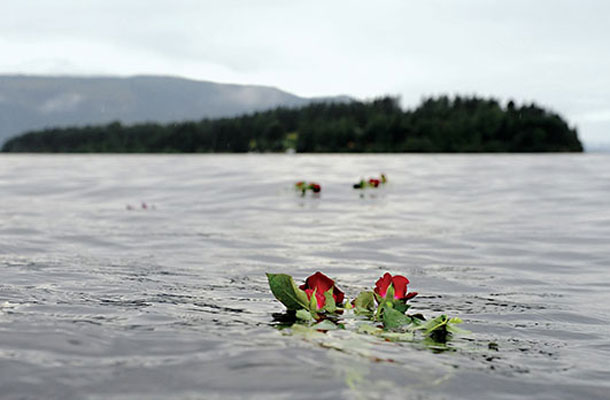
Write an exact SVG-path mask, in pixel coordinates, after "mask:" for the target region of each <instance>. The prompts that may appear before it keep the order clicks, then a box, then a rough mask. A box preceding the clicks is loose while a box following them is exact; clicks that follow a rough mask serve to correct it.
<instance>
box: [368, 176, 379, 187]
mask: <svg viewBox="0 0 610 400" xmlns="http://www.w3.org/2000/svg"><path fill="white" fill-rule="evenodd" d="M369 185H371V186H373V187H377V186H379V179H373V178H371V179H369Z"/></svg>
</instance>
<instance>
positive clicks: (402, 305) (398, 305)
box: [392, 300, 411, 314]
mask: <svg viewBox="0 0 610 400" xmlns="http://www.w3.org/2000/svg"><path fill="white" fill-rule="evenodd" d="M392 305H393V306H394V309H395V310H396V311H399V312H401V313H403V314H404V313H406V312H407V310H408V309H409V307H411V305H410V304H407V302H406V301H404V300H394V301H393V302H392Z"/></svg>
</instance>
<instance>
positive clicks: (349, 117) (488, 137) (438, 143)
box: [2, 96, 583, 153]
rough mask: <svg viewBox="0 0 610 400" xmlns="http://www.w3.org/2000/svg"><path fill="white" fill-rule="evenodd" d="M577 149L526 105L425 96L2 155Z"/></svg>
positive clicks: (108, 131) (560, 124) (106, 134)
mask: <svg viewBox="0 0 610 400" xmlns="http://www.w3.org/2000/svg"><path fill="white" fill-rule="evenodd" d="M290 149H294V150H296V152H299V153H307V152H313V153H322V152H331V153H334V152H346V153H362V152H442V153H457V152H581V151H582V150H583V147H582V144H581V143H580V141H579V139H578V135H577V133H576V130H575V129H574V128H570V127H569V126H568V124H567V123H566V121H564V120H563V119H562V118H561V117H560V116H559V115H558V114H556V113H553V112H550V111H548V110H545V109H543V108H541V107H538V106H536V105H534V104H530V105H521V106H517V105H515V104H514V103H513V102H512V101H511V102H509V103H508V104H507V105H506V106H503V105H501V104H500V103H499V102H498V101H497V100H494V99H484V98H478V97H459V96H457V97H453V98H449V97H447V96H441V97H438V98H428V99H425V100H423V102H422V103H421V104H420V105H419V106H418V107H416V108H415V109H412V110H406V111H404V110H402V109H401V108H400V106H399V103H398V100H397V99H396V98H392V97H384V98H379V99H376V100H373V101H367V102H360V101H352V102H346V103H313V104H310V105H307V106H304V107H301V108H277V109H274V110H270V111H265V112H257V113H254V114H249V115H244V116H239V117H233V118H222V119H204V120H201V121H198V122H181V123H173V124H164V125H162V124H155V123H145V124H138V125H132V126H125V125H122V124H120V123H118V122H114V123H111V124H108V125H103V126H87V127H72V128H54V129H46V130H43V131H36V132H29V133H25V134H23V135H20V136H17V137H15V138H13V139H11V140H9V141H7V142H6V143H5V144H4V146H3V147H2V151H3V152H50V153H56V152H57V153H59V152H65V153H76V152H84V153H90V152H93V153H98V152H99V153H148V152H150V153H158V152H178V153H194V152H219V153H220V152H236V153H243V152H284V151H287V150H290Z"/></svg>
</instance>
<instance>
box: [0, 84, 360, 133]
mask: <svg viewBox="0 0 610 400" xmlns="http://www.w3.org/2000/svg"><path fill="white" fill-rule="evenodd" d="M351 100H352V99H351V98H349V97H347V96H336V97H313V98H306V97H301V96H297V95H295V94H292V93H289V92H286V91H284V90H281V89H278V88H275V87H272V86H264V85H241V84H234V83H217V82H212V81H206V80H194V79H189V78H181V77H177V76H165V75H134V76H104V75H91V76H77V75H72V76H64V75H21V74H3V75H0V143H2V142H4V141H5V140H6V139H8V138H10V137H13V136H16V135H19V134H21V133H24V132H28V131H33V130H38V129H45V128H50V127H66V126H87V125H95V124H104V123H109V122H113V121H120V122H121V123H125V124H134V123H144V122H155V123H172V122H182V121H189V120H201V119H206V118H222V117H232V116H237V115H241V114H246V113H251V112H255V111H263V110H267V109H271V108H275V107H278V106H287V107H298V106H302V105H306V104H309V103H312V102H317V101H338V102H344V101H351Z"/></svg>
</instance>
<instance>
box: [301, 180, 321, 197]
mask: <svg viewBox="0 0 610 400" xmlns="http://www.w3.org/2000/svg"><path fill="white" fill-rule="evenodd" d="M294 187H295V189H297V190H300V191H301V194H302V195H303V196H304V195H305V193H306V192H307V191H308V190H311V191H312V192H313V193H320V191H321V190H322V186H320V185H319V184H318V183H316V182H309V183H306V182H305V181H299V182H297V183H295V184H294Z"/></svg>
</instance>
